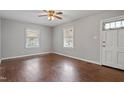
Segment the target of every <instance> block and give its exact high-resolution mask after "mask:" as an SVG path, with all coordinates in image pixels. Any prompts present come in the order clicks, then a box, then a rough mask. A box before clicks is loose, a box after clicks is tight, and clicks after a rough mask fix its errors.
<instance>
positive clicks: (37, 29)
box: [24, 28, 41, 49]
mask: <svg viewBox="0 0 124 93" xmlns="http://www.w3.org/2000/svg"><path fill="white" fill-rule="evenodd" d="M27 29H28V30H36V31H38V39H39V46H35V47H27V46H26V38H27V36H26V31H27ZM24 34H25V35H24V38H25V42H24V43H25V44H24V46H25V48H26V49H31V48H39V47H40V45H41V44H40V29H33V28H25V29H24Z"/></svg>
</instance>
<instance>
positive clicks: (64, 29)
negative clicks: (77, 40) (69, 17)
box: [63, 26, 74, 48]
mask: <svg viewBox="0 0 124 93" xmlns="http://www.w3.org/2000/svg"><path fill="white" fill-rule="evenodd" d="M68 29H71V30H72V31H73V37H72V38H73V44H72V47H65V46H64V31H66V30H68ZM63 48H74V28H73V26H69V27H64V28H63Z"/></svg>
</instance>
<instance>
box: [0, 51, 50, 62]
mask: <svg viewBox="0 0 124 93" xmlns="http://www.w3.org/2000/svg"><path fill="white" fill-rule="evenodd" d="M49 53H50V52H43V53H36V54H28V55H21V56H14V57H6V58H2V59H1V61H2V60H7V59H13V58H21V57H28V56H35V55H42V54H49Z"/></svg>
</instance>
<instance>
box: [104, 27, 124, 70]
mask: <svg viewBox="0 0 124 93" xmlns="http://www.w3.org/2000/svg"><path fill="white" fill-rule="evenodd" d="M102 65H106V66H111V67H115V68H119V69H123V70H124V29H118V30H107V31H102Z"/></svg>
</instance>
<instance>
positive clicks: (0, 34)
mask: <svg viewBox="0 0 124 93" xmlns="http://www.w3.org/2000/svg"><path fill="white" fill-rule="evenodd" d="M0 59H1V18H0Z"/></svg>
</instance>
